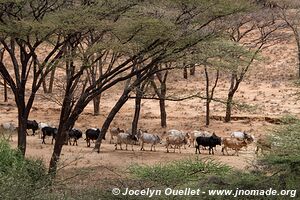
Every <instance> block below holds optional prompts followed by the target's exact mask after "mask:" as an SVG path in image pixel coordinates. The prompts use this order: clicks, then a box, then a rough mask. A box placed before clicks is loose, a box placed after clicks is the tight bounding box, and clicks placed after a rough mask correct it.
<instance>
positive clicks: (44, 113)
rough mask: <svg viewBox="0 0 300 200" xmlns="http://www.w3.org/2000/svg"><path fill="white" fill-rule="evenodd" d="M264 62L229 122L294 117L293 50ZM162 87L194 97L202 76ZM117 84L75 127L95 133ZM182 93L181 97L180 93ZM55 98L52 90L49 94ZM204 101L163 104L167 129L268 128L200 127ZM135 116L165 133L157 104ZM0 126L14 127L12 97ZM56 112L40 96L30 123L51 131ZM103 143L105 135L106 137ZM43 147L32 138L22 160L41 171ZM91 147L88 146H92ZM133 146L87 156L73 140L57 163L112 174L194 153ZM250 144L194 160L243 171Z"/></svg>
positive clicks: (220, 108)
mask: <svg viewBox="0 0 300 200" xmlns="http://www.w3.org/2000/svg"><path fill="white" fill-rule="evenodd" d="M263 56H265V59H264V60H263V61H260V62H259V63H255V64H254V65H253V67H252V68H251V70H250V71H249V74H248V75H247V77H246V80H245V81H244V82H243V83H242V84H241V86H240V89H239V90H238V92H237V94H236V96H235V100H236V101H237V102H239V103H245V104H247V105H250V107H251V109H248V110H234V111H233V115H235V116H249V117H261V116H269V117H278V118H279V117H281V116H284V115H295V116H298V117H299V116H300V109H299V108H300V102H299V98H298V96H297V95H295V94H296V93H297V92H298V87H297V86H296V85H295V81H296V80H297V70H296V59H295V57H296V48H295V46H294V43H293V41H290V42H289V43H287V44H280V45H277V46H273V47H271V48H270V49H267V50H266V51H265V52H263ZM169 77H170V80H169V81H168V95H170V96H176V97H184V96H189V95H191V94H195V93H197V92H199V91H200V92H202V94H203V95H204V92H203V91H204V87H205V85H204V83H205V82H204V81H205V80H204V74H203V71H202V70H201V69H200V68H199V69H197V70H196V75H195V76H194V77H189V79H188V80H185V79H183V78H182V73H181V72H179V71H174V72H172V73H171V74H170V75H169ZM122 88H123V86H122V84H120V85H119V86H118V87H116V88H115V89H113V90H109V91H107V92H105V93H104V94H103V95H102V99H101V115H100V116H93V115H92V104H89V105H88V106H87V108H86V109H85V111H84V113H83V114H82V116H81V117H80V118H79V119H78V121H77V123H76V125H75V127H77V128H80V129H82V130H83V131H85V130H86V129H87V128H89V127H101V125H102V122H103V121H104V119H105V116H106V115H107V113H108V112H109V111H110V109H111V107H112V106H113V105H114V103H115V102H116V100H117V99H118V97H119V95H120V92H121V89H122ZM228 88H229V83H228V76H227V75H226V74H222V78H221V80H220V83H219V85H218V87H217V90H216V92H215V98H219V99H225V98H226V92H227V91H228ZM2 90H3V89H2V87H1V88H0V94H2ZM183 91H184V92H183ZM55 92H57V89H56V90H55ZM204 103H205V102H204V101H203V100H201V99H197V98H196V99H189V100H186V101H180V102H171V101H168V102H167V103H166V104H167V105H166V109H167V114H168V128H167V129H179V130H183V131H191V130H199V129H204V130H208V131H211V132H213V131H214V132H216V134H217V135H219V136H222V137H226V136H229V134H230V132H231V131H243V130H246V131H249V132H250V133H251V134H253V135H254V136H258V135H260V134H266V133H267V132H268V131H269V130H270V129H271V128H272V127H273V126H275V125H272V124H269V123H267V122H264V121H257V120H252V121H251V120H250V121H249V120H248V121H233V122H230V123H223V122H222V121H216V120H212V121H211V125H210V126H209V127H206V126H205V125H204V123H205V121H204V120H205V107H204ZM142 104H143V106H142V110H141V118H140V123H139V126H140V128H143V129H147V130H148V131H149V132H151V133H156V134H159V135H162V133H163V131H165V129H161V128H160V119H159V104H158V102H157V101H155V100H143V102H142ZM0 108H1V109H0V110H1V111H0V123H3V122H14V123H17V109H16V106H15V103H14V100H13V95H12V94H11V93H10V94H9V102H7V103H3V102H2V101H1V102H0ZM224 111H225V106H224V105H223V104H221V103H216V102H213V103H212V104H211V114H212V115H215V116H224V113H225V112H224ZM133 113H134V101H133V100H129V101H128V102H127V103H126V105H124V107H123V108H122V109H121V111H120V113H119V114H118V115H117V116H116V118H115V120H114V121H113V123H112V126H119V127H120V128H125V129H127V128H130V125H131V120H132V118H133ZM59 114H60V107H59V105H57V104H56V103H54V102H49V101H48V100H47V99H46V98H45V96H44V95H43V93H42V91H39V92H38V94H37V96H36V101H35V103H34V105H33V109H32V112H31V113H30V119H36V120H37V121H39V122H45V123H49V124H51V125H56V126H57V124H58V121H59ZM107 138H109V134H108V135H107ZM46 143H47V144H46V145H42V144H41V139H40V138H39V136H38V135H36V136H29V137H28V145H27V152H26V155H27V156H32V157H38V158H41V159H43V160H44V161H45V163H46V165H47V164H48V163H49V159H50V156H51V153H52V150H53V146H52V145H50V143H51V140H50V138H48V139H47V141H46ZM11 144H12V146H14V147H16V145H17V138H16V136H15V135H14V137H13V142H11ZM92 146H93V144H92ZM139 148H140V147H139V146H134V151H131V150H129V151H125V150H123V151H121V150H115V149H114V145H113V144H108V140H107V141H105V142H104V144H103V145H102V148H101V153H100V154H97V153H95V152H92V148H88V147H86V143H85V141H84V140H83V139H81V140H79V145H78V146H64V148H63V152H62V158H61V166H65V165H66V167H67V168H73V167H75V168H83V167H95V166H100V165H103V166H108V167H113V168H123V167H127V166H130V165H132V164H136V163H138V164H150V165H152V164H154V163H165V162H168V161H173V160H179V159H185V158H194V157H197V156H199V155H195V153H194V151H195V149H194V148H191V147H187V149H183V150H182V153H178V152H177V151H176V153H166V149H165V147H163V146H162V145H160V146H158V147H157V151H156V152H150V151H149V145H147V146H146V150H147V151H140V150H139ZM129 149H130V148H129ZM254 149H255V144H252V145H251V146H250V147H249V148H248V150H247V151H245V150H243V151H241V153H240V156H239V157H238V156H223V155H221V148H220V147H218V149H217V152H216V154H215V155H208V152H207V151H203V154H201V155H200V157H201V158H202V157H203V158H204V157H210V158H213V159H216V160H218V161H220V162H222V163H225V164H228V165H230V166H232V167H234V168H237V169H247V167H248V166H249V165H250V164H251V162H252V161H253V160H255V158H256V157H255V154H254Z"/></svg>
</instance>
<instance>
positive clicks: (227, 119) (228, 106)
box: [225, 92, 234, 122]
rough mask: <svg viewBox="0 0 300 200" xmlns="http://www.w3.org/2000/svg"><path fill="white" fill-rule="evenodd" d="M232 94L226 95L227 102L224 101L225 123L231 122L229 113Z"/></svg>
mask: <svg viewBox="0 0 300 200" xmlns="http://www.w3.org/2000/svg"><path fill="white" fill-rule="evenodd" d="M233 95H234V93H233V92H229V93H228V97H227V101H226V115H225V122H230V121H231V111H232V100H233Z"/></svg>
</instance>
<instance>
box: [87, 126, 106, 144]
mask: <svg viewBox="0 0 300 200" xmlns="http://www.w3.org/2000/svg"><path fill="white" fill-rule="evenodd" d="M85 135H86V138H85V140H86V145H87V147H90V146H91V140H92V141H93V142H94V140H97V138H98V137H99V135H100V129H99V128H97V129H95V128H90V129H87V130H86V131H85ZM103 139H104V140H105V138H103Z"/></svg>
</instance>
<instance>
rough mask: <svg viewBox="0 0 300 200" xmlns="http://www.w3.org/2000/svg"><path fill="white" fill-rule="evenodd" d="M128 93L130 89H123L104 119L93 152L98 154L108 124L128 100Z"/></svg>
mask: <svg viewBox="0 0 300 200" xmlns="http://www.w3.org/2000/svg"><path fill="white" fill-rule="evenodd" d="M130 91H131V90H130V89H125V90H124V92H123V94H122V96H121V97H120V98H119V100H118V101H117V103H116V104H115V106H114V107H113V108H112V109H111V111H110V112H109V114H108V116H107V117H106V119H105V121H104V123H103V125H102V128H101V134H100V135H99V137H98V139H97V140H96V142H95V148H94V150H95V151H97V152H98V153H100V147H101V143H102V139H104V138H105V135H106V132H107V130H108V128H109V126H110V123H111V122H112V121H113V119H114V118H115V116H116V114H117V113H118V112H119V111H120V109H121V108H122V106H123V105H124V104H125V103H126V101H127V100H128V94H129V93H130Z"/></svg>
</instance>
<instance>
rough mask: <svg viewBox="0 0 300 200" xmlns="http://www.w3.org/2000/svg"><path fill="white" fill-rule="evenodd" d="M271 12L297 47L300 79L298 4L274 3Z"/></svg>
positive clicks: (289, 1)
mask: <svg viewBox="0 0 300 200" xmlns="http://www.w3.org/2000/svg"><path fill="white" fill-rule="evenodd" d="M273 10H274V11H275V12H276V13H277V14H278V16H279V19H282V20H284V22H285V24H286V26H287V27H288V28H289V29H290V30H291V31H292V33H293V36H294V38H295V42H296V46H297V60H298V63H297V68H298V77H299V78H300V30H299V29H300V18H299V17H300V2H299V1H297V0H283V1H276V7H274V8H273Z"/></svg>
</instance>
